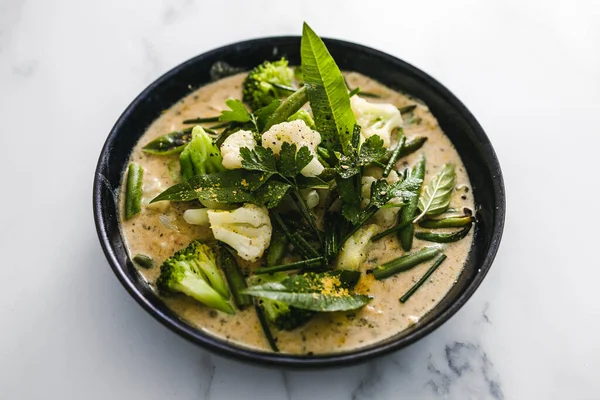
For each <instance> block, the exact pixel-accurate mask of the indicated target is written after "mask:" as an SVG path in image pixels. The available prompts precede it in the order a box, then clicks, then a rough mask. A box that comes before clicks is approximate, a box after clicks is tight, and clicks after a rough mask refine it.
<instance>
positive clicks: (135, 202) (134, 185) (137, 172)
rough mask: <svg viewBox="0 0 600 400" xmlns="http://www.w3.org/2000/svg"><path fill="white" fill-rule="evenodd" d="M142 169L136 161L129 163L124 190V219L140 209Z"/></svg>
mask: <svg viewBox="0 0 600 400" xmlns="http://www.w3.org/2000/svg"><path fill="white" fill-rule="evenodd" d="M143 177H144V169H143V168H142V166H141V165H139V164H136V163H131V164H129V171H128V172H127V191H126V192H125V219H130V218H132V217H133V216H135V215H137V214H139V212H140V211H142V180H143Z"/></svg>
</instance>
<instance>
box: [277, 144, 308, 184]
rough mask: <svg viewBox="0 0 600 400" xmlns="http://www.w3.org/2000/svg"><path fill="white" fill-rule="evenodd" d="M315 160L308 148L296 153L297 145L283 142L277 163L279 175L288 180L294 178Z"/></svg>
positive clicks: (304, 147)
mask: <svg viewBox="0 0 600 400" xmlns="http://www.w3.org/2000/svg"><path fill="white" fill-rule="evenodd" d="M312 159H313V155H312V153H311V152H310V150H309V149H308V147H306V146H302V147H301V148H300V150H298V152H296V145H295V144H290V143H287V142H283V143H282V144H281V152H280V153H279V160H278V162H277V169H278V170H279V173H280V174H281V175H283V176H285V177H287V178H294V177H295V176H296V175H298V174H299V173H300V171H302V169H303V168H304V167H306V166H307V165H308V163H310V162H311V160H312Z"/></svg>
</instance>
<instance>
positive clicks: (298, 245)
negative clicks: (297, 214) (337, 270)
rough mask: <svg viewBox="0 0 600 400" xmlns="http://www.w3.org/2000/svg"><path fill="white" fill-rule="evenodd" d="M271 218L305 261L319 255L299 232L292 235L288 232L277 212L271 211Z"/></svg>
mask: <svg viewBox="0 0 600 400" xmlns="http://www.w3.org/2000/svg"><path fill="white" fill-rule="evenodd" d="M271 216H272V217H273V219H274V220H275V221H276V222H277V224H278V225H279V227H280V228H281V229H282V230H283V231H284V232H285V235H286V236H287V238H288V239H289V241H290V242H291V243H292V245H293V246H294V250H296V251H297V252H298V253H299V254H300V255H301V256H302V257H303V258H304V259H305V260H308V259H310V258H314V257H317V256H318V255H319V253H317V251H316V250H315V249H313V248H312V246H311V245H310V244H309V243H308V242H307V241H306V240H305V239H304V238H303V237H302V235H300V233H299V232H295V233H292V232H291V231H290V230H289V228H288V227H287V225H286V224H285V222H283V219H281V216H280V215H279V214H278V213H277V212H275V211H272V212H271Z"/></svg>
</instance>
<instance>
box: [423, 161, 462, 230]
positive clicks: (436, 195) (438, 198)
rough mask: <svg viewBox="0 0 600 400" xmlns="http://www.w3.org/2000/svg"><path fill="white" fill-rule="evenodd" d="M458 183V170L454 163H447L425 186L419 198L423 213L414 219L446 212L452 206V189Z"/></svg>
mask: <svg viewBox="0 0 600 400" xmlns="http://www.w3.org/2000/svg"><path fill="white" fill-rule="evenodd" d="M455 183H456V172H455V171H454V165H453V164H446V165H444V168H443V169H442V170H441V171H440V173H439V174H437V175H436V176H435V178H433V179H432V180H431V181H430V182H429V183H428V184H427V186H425V187H424V188H423V193H422V194H421V197H420V198H419V210H421V214H419V216H418V217H417V218H415V219H414V221H413V222H414V223H416V222H418V221H419V220H420V219H421V218H423V217H424V216H425V215H436V214H441V213H443V212H445V211H446V210H447V209H448V207H449V206H450V199H451V198H452V190H453V189H454V184H455Z"/></svg>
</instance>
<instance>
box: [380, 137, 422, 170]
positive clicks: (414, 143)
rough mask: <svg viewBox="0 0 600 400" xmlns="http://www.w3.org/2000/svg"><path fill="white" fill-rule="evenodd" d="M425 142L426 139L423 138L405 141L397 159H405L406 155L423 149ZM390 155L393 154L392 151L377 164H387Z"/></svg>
mask: <svg viewBox="0 0 600 400" xmlns="http://www.w3.org/2000/svg"><path fill="white" fill-rule="evenodd" d="M426 141H427V138H426V137H424V136H417V137H416V138H414V139H410V140H407V141H406V143H404V147H403V148H402V150H401V151H400V154H399V155H398V159H400V158H402V157H406V156H407V155H409V154H412V153H414V152H415V151H417V150H419V149H420V148H421V147H423V145H424V144H425V142H426ZM392 153H393V150H388V151H387V152H386V154H385V157H383V158H382V159H380V160H379V162H380V163H382V164H387V162H388V161H389V159H390V157H391V156H392Z"/></svg>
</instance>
